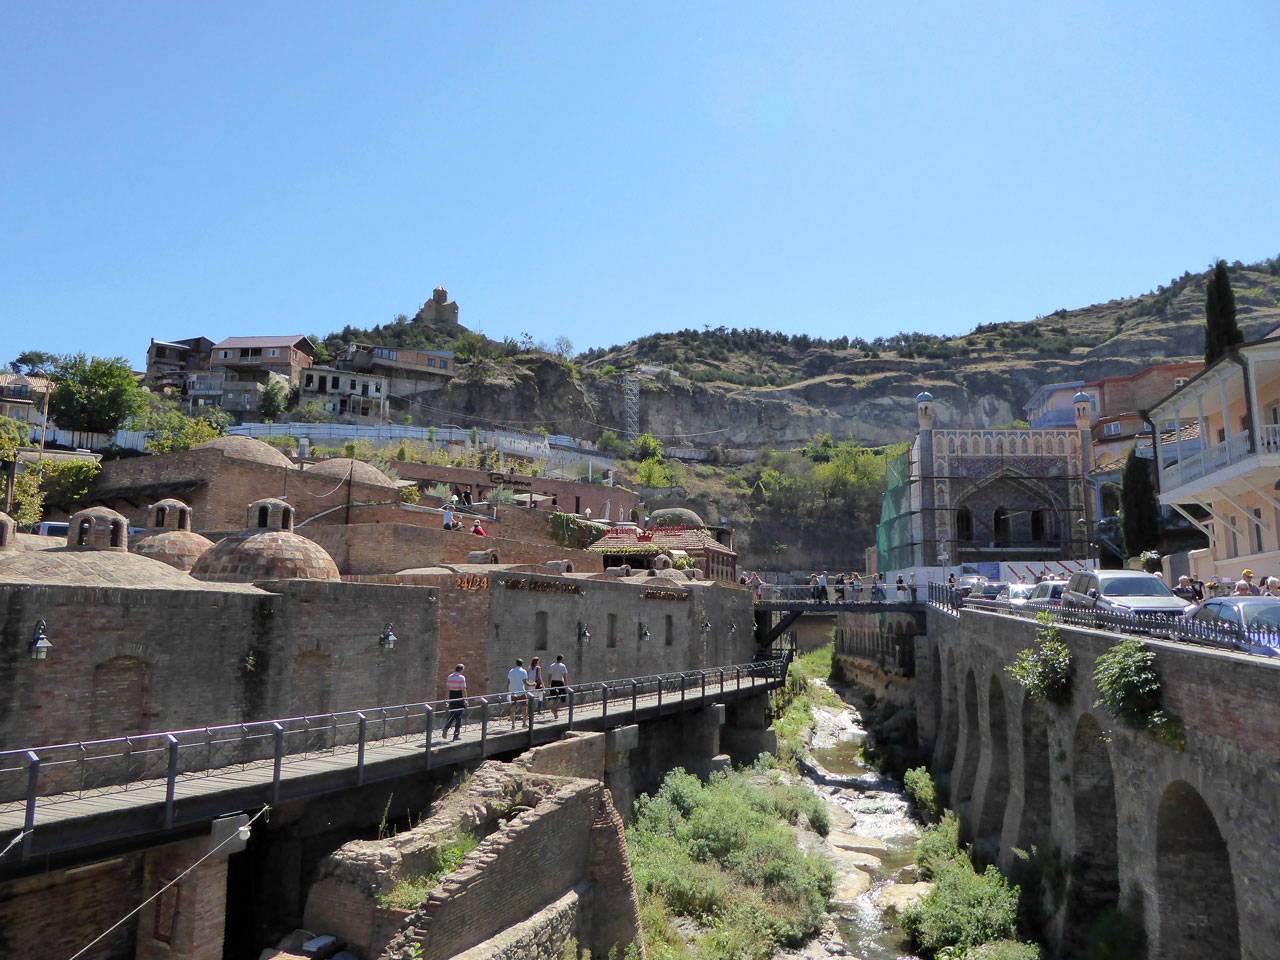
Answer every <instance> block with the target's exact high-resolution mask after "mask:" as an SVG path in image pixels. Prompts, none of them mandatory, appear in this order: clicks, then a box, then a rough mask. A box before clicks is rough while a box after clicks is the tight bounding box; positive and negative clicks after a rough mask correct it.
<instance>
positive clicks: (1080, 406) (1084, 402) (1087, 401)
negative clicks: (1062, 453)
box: [1072, 390, 1093, 476]
mask: <svg viewBox="0 0 1280 960" xmlns="http://www.w3.org/2000/svg"><path fill="white" fill-rule="evenodd" d="M1072 402H1074V403H1075V405H1076V428H1077V429H1078V430H1079V431H1080V463H1081V465H1082V468H1083V470H1084V473H1085V476H1088V474H1089V471H1090V470H1092V469H1093V437H1092V436H1091V434H1090V431H1089V427H1090V423H1091V421H1092V420H1093V400H1092V399H1091V398H1090V397H1089V395H1088V394H1087V393H1085V392H1084V391H1083V390H1081V391H1080V392H1079V393H1077V394H1076V395H1075V396H1074V397H1073V398H1072Z"/></svg>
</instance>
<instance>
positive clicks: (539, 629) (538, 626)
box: [533, 610, 547, 650]
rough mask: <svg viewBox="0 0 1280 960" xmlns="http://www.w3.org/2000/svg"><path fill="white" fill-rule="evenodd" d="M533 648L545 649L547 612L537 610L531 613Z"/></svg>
mask: <svg viewBox="0 0 1280 960" xmlns="http://www.w3.org/2000/svg"><path fill="white" fill-rule="evenodd" d="M533 649H535V650H545V649H547V612H546V611H545V610H539V611H538V612H537V613H535V614H534V615H533Z"/></svg>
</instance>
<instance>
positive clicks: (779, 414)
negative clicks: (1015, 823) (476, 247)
mask: <svg viewBox="0 0 1280 960" xmlns="http://www.w3.org/2000/svg"><path fill="white" fill-rule="evenodd" d="M1230 275H1231V282H1232V287H1233V289H1234V290H1235V294H1236V300H1237V307H1238V315H1239V321H1240V326H1241V328H1242V329H1243V330H1244V333H1245V336H1246V338H1247V339H1251V338H1255V337H1258V336H1262V335H1264V334H1265V333H1266V332H1268V331H1270V330H1271V329H1274V328H1275V327H1277V326H1280V258H1277V259H1273V260H1268V261H1264V262H1262V263H1259V264H1253V265H1249V266H1245V265H1242V264H1237V265H1235V266H1233V267H1232V268H1231V269H1230ZM1206 277H1207V273H1195V274H1193V273H1184V274H1183V275H1182V276H1181V277H1178V278H1175V279H1173V280H1171V281H1170V283H1169V284H1168V285H1167V286H1161V287H1159V288H1157V289H1156V290H1153V291H1151V292H1150V293H1147V294H1144V295H1142V296H1138V297H1133V298H1128V299H1121V300H1112V301H1109V302H1107V303H1100V304H1094V305H1092V306H1089V307H1082V308H1079V309H1075V310H1056V311H1054V312H1053V313H1051V314H1048V315H1046V316H1042V317H1037V318H1035V319H1034V320H1030V321H1027V322H1024V323H1007V324H989V325H983V326H980V327H978V328H977V329H975V330H972V331H970V332H969V333H966V334H962V335H957V336H953V337H935V336H929V335H922V334H896V335H894V336H891V337H881V338H875V339H873V340H870V341H866V340H861V339H854V340H852V341H850V340H848V339H846V338H840V339H837V340H820V339H814V338H810V337H807V336H803V335H801V336H788V335H786V334H779V333H771V332H768V331H763V330H758V329H752V330H739V329H733V328H727V327H716V328H713V329H707V330H702V331H694V330H683V331H679V332H676V333H667V334H654V335H652V336H648V337H643V338H641V339H639V340H636V341H633V342H631V343H627V344H623V345H620V346H615V347H610V348H609V349H607V350H604V349H600V350H591V351H588V352H586V353H583V354H580V355H579V356H577V357H576V358H575V359H574V361H573V362H568V361H566V360H565V358H563V357H561V356H559V355H557V354H556V353H554V352H552V351H550V350H547V349H546V348H543V349H537V348H532V345H531V344H525V343H521V344H517V343H515V342H514V341H511V340H507V341H504V342H503V343H495V342H493V341H489V340H485V339H484V338H482V337H479V336H478V335H476V334H474V333H471V332H470V331H468V330H466V328H465V327H462V326H460V325H458V324H453V323H450V324H447V325H446V324H439V323H432V322H430V321H425V320H423V319H421V318H420V317H419V318H415V319H414V320H409V319H408V318H406V317H401V318H398V319H397V320H396V321H395V322H394V323H391V324H387V325H385V326H382V327H375V328H373V329H372V330H357V329H353V328H350V327H348V328H346V329H345V330H343V331H341V332H340V333H336V334H331V335H330V336H329V337H328V338H326V340H325V343H326V345H328V346H329V347H330V349H331V350H333V349H336V348H337V347H338V346H339V345H340V344H341V342H343V341H347V340H354V339H359V340H363V341H365V342H373V343H379V344H385V345H388V346H433V347H446V348H448V347H452V348H454V349H459V351H460V359H462V360H463V361H464V363H463V366H462V367H461V369H462V375H461V376H459V377H458V378H457V380H455V381H454V382H453V383H452V384H451V385H450V386H449V388H448V389H447V390H444V391H440V392H436V393H430V394H423V395H421V396H419V397H415V398H413V400H414V401H416V402H414V403H408V404H402V405H401V407H400V408H399V409H397V410H396V414H397V416H402V415H404V414H405V413H408V414H409V415H410V416H411V417H412V418H413V420H414V422H417V423H424V424H427V423H444V422H455V423H467V424H471V423H476V422H479V421H497V422H502V423H507V424H510V425H512V426H523V427H526V428H533V427H536V426H544V427H546V428H547V429H548V430H550V431H551V432H552V433H568V434H576V435H580V436H584V437H588V438H596V437H598V436H599V435H600V433H601V432H602V431H603V430H605V429H612V430H616V431H621V430H622V428H623V378H624V376H625V375H626V374H627V373H628V372H629V371H631V370H633V369H635V368H637V367H640V366H650V367H660V368H662V372H660V373H659V374H658V375H657V376H645V377H642V379H641V384H640V386H641V393H640V427H641V429H642V430H647V431H649V432H651V433H653V434H655V435H656V436H659V437H664V438H669V442H670V443H671V444H672V445H675V446H682V445H689V446H700V447H711V446H717V445H719V446H725V447H730V448H758V447H761V446H766V445H768V446H774V447H792V446H795V445H797V444H800V443H803V442H805V441H807V440H808V439H809V438H811V437H813V436H814V435H815V434H817V433H819V432H824V431H825V432H827V433H830V434H831V435H832V436H833V437H835V438H836V439H837V440H839V439H845V438H851V439H855V440H859V441H861V442H863V443H869V444H881V443H892V442H895V441H898V440H902V439H904V438H905V437H906V436H908V435H909V434H910V433H911V431H912V429H913V428H914V425H915V404H914V397H915V395H916V393H917V392H919V390H920V389H922V388H923V389H928V390H929V391H930V392H932V393H933V395H934V397H935V400H936V404H937V408H938V413H939V419H940V421H941V422H942V423H945V424H948V425H955V426H998V425H1000V424H1003V423H1008V422H1010V421H1012V420H1016V419H1020V418H1021V417H1022V416H1023V405H1024V404H1025V403H1026V402H1027V400H1028V399H1029V398H1030V397H1031V395H1032V394H1033V393H1034V392H1035V391H1036V389H1038V388H1039V387H1040V386H1041V385H1042V384H1045V383H1052V382H1055V381H1061V380H1094V379H1097V378H1099V377H1106V376H1117V375H1124V374H1129V373H1133V372H1135V371H1136V370H1139V369H1141V368H1142V367H1143V366H1146V365H1147V364H1150V363H1152V362H1157V361H1160V360H1175V359H1194V358H1197V357H1199V356H1201V355H1202V350H1203V335H1202V324H1203V319H1204V283H1205V279H1206ZM473 354H474V355H475V358H474V359H470V360H469V362H468V358H470V357H472V355H473Z"/></svg>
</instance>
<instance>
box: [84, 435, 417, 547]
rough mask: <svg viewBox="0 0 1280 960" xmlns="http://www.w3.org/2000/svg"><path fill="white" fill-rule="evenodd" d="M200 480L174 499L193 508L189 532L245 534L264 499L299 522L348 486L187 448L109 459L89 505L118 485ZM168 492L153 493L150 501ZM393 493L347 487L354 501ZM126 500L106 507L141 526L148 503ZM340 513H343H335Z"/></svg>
mask: <svg viewBox="0 0 1280 960" xmlns="http://www.w3.org/2000/svg"><path fill="white" fill-rule="evenodd" d="M196 481H203V482H202V483H201V484H200V485H199V486H196V487H194V488H193V489H190V490H185V491H181V492H179V493H177V494H176V495H177V496H178V497H179V498H180V499H182V500H184V501H186V502H187V503H188V504H189V505H190V506H191V521H192V528H193V529H195V530H197V531H201V530H243V529H244V525H245V508H246V507H248V505H249V504H251V503H253V502H254V501H255V500H261V499H262V498H263V497H283V498H284V499H287V500H288V501H289V502H290V503H291V504H292V505H293V507H294V510H295V511H296V514H297V516H296V521H298V522H300V521H302V520H305V519H307V518H308V517H311V516H314V515H315V514H317V513H320V512H322V511H324V510H328V509H330V508H331V507H337V506H341V505H344V504H345V503H346V502H347V500H348V490H347V486H348V485H347V484H346V483H345V482H342V481H341V480H338V479H334V478H333V477H322V476H316V475H310V474H307V473H304V472H303V471H302V470H300V469H298V468H296V467H288V468H287V467H282V466H273V465H270V464H260V463H255V462H253V461H250V460H241V459H236V458H232V457H227V456H224V455H223V453H222V452H221V451H220V450H199V449H197V450H185V451H182V452H179V453H166V454H161V455H158V456H148V457H132V458H130V459H127V460H111V461H108V462H106V463H104V464H102V472H101V473H100V474H99V475H98V477H97V479H96V480H95V481H94V484H93V487H92V488H91V489H90V491H89V496H88V498H87V499H88V501H89V502H91V503H92V502H97V501H98V499H99V495H100V494H101V493H102V492H103V491H109V490H113V489H119V488H122V487H133V488H143V487H149V486H153V485H163V484H184V483H189V482H196ZM164 495H167V494H157V495H156V497H155V498H154V499H159V497H160V496H164ZM396 497H397V494H396V493H395V491H394V490H390V489H388V488H386V487H380V486H373V485H370V484H364V483H358V482H357V483H354V484H351V491H350V499H351V500H352V501H353V502H355V503H362V502H368V501H374V502H381V501H387V500H394V499H396ZM131 499H133V500H134V502H127V501H124V500H122V499H118V498H108V505H109V506H111V507H113V508H115V509H117V510H119V511H120V512H121V513H123V514H124V515H125V516H127V517H128V518H129V523H130V525H132V526H139V527H141V526H145V525H146V519H147V507H148V506H149V505H150V503H149V502H148V501H147V500H145V499H139V498H137V497H136V495H135V496H134V497H133V498H131ZM338 512H339V514H341V513H342V511H338Z"/></svg>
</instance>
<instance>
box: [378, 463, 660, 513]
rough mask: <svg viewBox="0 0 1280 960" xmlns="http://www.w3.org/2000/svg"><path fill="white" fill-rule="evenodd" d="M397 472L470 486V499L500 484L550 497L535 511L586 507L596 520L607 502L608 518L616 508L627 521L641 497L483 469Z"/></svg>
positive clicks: (408, 466) (402, 468) (421, 467)
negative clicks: (620, 508)
mask: <svg viewBox="0 0 1280 960" xmlns="http://www.w3.org/2000/svg"><path fill="white" fill-rule="evenodd" d="M395 467H396V473H398V474H399V475H400V476H401V478H402V479H405V480H419V481H421V482H422V483H423V484H425V485H430V484H433V483H447V484H449V486H451V487H455V486H456V487H458V489H459V490H465V489H468V486H467V485H468V484H470V485H471V486H470V489H471V494H472V497H473V498H474V499H476V500H481V499H483V496H477V494H482V493H484V492H488V491H489V490H490V489H491V488H493V487H494V486H498V485H502V486H505V487H508V488H510V489H512V490H514V491H516V492H517V493H536V494H539V495H541V496H547V497H553V498H554V499H555V503H552V502H551V501H550V500H545V501H543V502H542V503H541V504H539V506H538V510H539V511H541V512H543V513H544V514H545V513H546V512H549V511H551V510H555V509H560V510H563V511H565V512H566V513H575V512H576V513H581V512H582V511H583V510H586V509H587V508H590V509H591V513H592V514H593V515H594V516H595V517H597V518H603V515H604V505H605V502H606V501H608V502H609V515H610V516H611V517H612V518H613V519H615V520H616V519H617V518H618V508H619V507H622V508H623V510H624V511H625V514H626V516H627V517H628V518H630V516H631V510H632V509H633V508H634V507H636V506H638V505H639V503H640V497H639V495H638V494H635V493H632V492H631V491H630V490H624V489H623V488H621V487H609V486H605V485H604V484H600V483H577V482H575V481H573V480H556V479H553V478H551V477H526V476H517V475H516V474H511V473H507V474H502V473H488V472H486V471H484V470H466V469H463V468H461V467H439V466H435V465H433V464H428V463H397V464H396V465H395Z"/></svg>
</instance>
